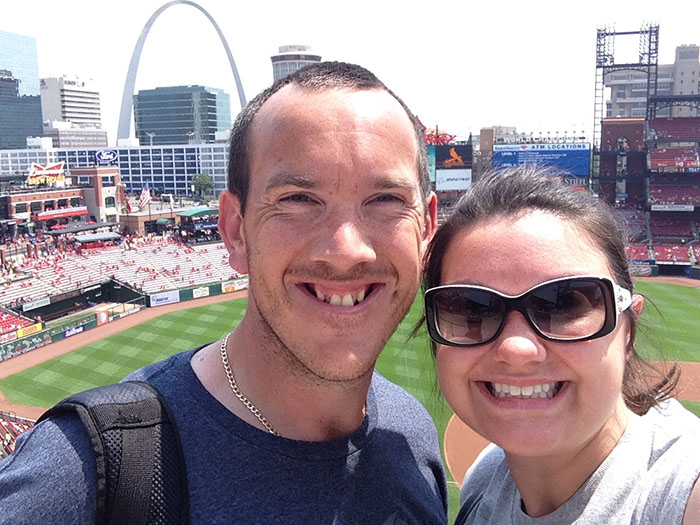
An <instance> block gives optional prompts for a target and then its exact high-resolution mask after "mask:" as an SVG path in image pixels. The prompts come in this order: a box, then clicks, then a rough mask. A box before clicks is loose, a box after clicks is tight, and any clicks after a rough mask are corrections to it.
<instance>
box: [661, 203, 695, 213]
mask: <svg viewBox="0 0 700 525" xmlns="http://www.w3.org/2000/svg"><path fill="white" fill-rule="evenodd" d="M694 209H695V206H693V205H692V204H652V205H651V211H691V212H692V211H693V210H694Z"/></svg>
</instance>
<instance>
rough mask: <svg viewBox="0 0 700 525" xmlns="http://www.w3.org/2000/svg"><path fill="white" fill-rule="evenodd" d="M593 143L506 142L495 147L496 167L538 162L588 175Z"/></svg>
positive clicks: (573, 173) (571, 172)
mask: <svg viewBox="0 0 700 525" xmlns="http://www.w3.org/2000/svg"><path fill="white" fill-rule="evenodd" d="M590 157H591V145H590V143H588V142H577V143H571V144H567V143H563V144H562V143H554V144H504V145H495V146H494V147H493V167H494V169H501V168H510V167H513V166H521V165H523V164H538V165H540V166H545V167H549V168H554V169H556V170H560V171H565V172H567V173H570V174H571V175H576V176H579V177H588V176H589V175H590V173H589V171H590V170H589V167H590Z"/></svg>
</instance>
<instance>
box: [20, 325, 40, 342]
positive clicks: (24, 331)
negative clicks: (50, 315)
mask: <svg viewBox="0 0 700 525" xmlns="http://www.w3.org/2000/svg"><path fill="white" fill-rule="evenodd" d="M42 326H43V325H42V323H36V324H33V325H30V326H25V327H24V328H20V329H19V330H17V338H18V339H22V338H23V337H27V336H28V335H32V334H35V333H37V332H41V328H42Z"/></svg>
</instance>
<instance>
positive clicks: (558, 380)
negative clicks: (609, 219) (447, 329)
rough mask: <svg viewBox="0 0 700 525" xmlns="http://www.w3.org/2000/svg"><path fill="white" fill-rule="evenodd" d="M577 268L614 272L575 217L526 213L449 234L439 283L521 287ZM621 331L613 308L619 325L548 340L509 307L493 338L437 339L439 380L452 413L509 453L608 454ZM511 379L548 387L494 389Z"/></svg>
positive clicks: (618, 425)
mask: <svg viewBox="0 0 700 525" xmlns="http://www.w3.org/2000/svg"><path fill="white" fill-rule="evenodd" d="M576 275H596V276H603V277H610V278H613V276H612V275H611V272H610V270H609V268H608V265H607V260H606V257H605V255H604V254H603V253H602V252H601V251H600V249H599V248H598V247H597V246H596V245H595V244H593V243H591V241H590V240H589V238H588V236H587V235H586V234H585V233H584V232H583V231H582V230H580V229H578V228H577V227H576V225H575V224H571V223H570V222H565V221H562V220H561V219H559V218H557V217H555V216H553V215H551V214H548V213H543V212H532V213H529V214H527V215H525V216H523V217H520V218H517V219H508V218H495V219H492V220H488V221H486V222H482V223H479V224H477V225H476V226H474V227H472V228H470V229H467V230H462V231H461V232H459V233H458V234H457V235H455V237H454V238H453V239H452V241H451V242H450V244H449V246H448V249H447V253H446V254H445V257H444V259H443V265H442V282H441V283H440V284H474V285H480V286H485V287H488V288H491V289H493V290H496V291H498V292H501V293H503V294H506V295H519V294H521V293H523V292H525V291H527V290H529V289H530V288H532V287H534V286H536V285H538V284H540V283H543V282H545V281H549V280H552V279H556V278H560V277H570V276H576ZM613 281H614V278H613ZM635 300H636V299H635ZM628 336H629V322H628V320H627V319H626V317H625V316H624V315H621V316H620V320H619V322H618V326H617V328H616V329H615V330H614V331H613V332H612V333H610V334H608V335H606V336H604V337H601V338H598V339H594V340H591V341H583V342H572V343H563V342H552V341H547V340H545V339H543V338H541V337H539V336H538V335H537V334H536V333H535V332H534V331H533V329H532V328H531V326H530V325H529V324H528V322H527V320H526V319H525V318H524V317H523V315H522V314H521V313H519V312H511V313H510V314H509V316H508V318H507V320H506V324H505V326H504V328H503V331H502V332H501V334H500V335H499V336H498V338H496V339H495V340H494V341H492V342H491V343H487V344H484V345H480V346H476V347H467V348H464V347H463V348H459V347H450V346H439V348H438V353H437V369H438V379H439V381H440V386H441V388H442V391H443V392H444V394H445V397H446V398H447V401H448V402H449V404H450V405H451V406H452V408H453V409H454V411H455V412H456V413H457V415H458V416H459V417H460V418H461V419H462V420H463V421H465V422H466V423H467V424H468V425H469V426H471V427H472V428H473V429H474V430H476V431H477V432H478V433H479V434H481V435H482V436H484V437H485V438H487V439H489V440H491V441H493V442H495V443H496V444H498V445H499V446H501V447H502V448H503V449H504V450H505V451H506V452H507V453H508V454H513V455H518V456H556V455H557V454H576V453H578V452H579V451H581V450H582V449H584V448H586V449H587V450H588V449H590V450H592V451H596V452H597V453H600V452H604V453H606V454H607V452H608V451H609V450H610V449H611V448H612V446H611V445H610V438H612V439H613V440H614V441H613V442H612V444H613V445H614V442H616V441H617V439H618V438H619V436H620V435H621V434H622V432H623V431H624V427H625V425H626V421H627V418H628V416H629V414H630V412H629V411H628V409H627V408H626V407H625V404H624V401H623V399H622V393H621V392H622V376H623V371H624V367H625V363H626V360H627V353H626V350H625V348H626V346H627V341H628ZM496 383H498V385H496ZM545 385H546V386H545ZM516 387H521V388H522V387H526V390H525V393H527V394H529V392H530V387H532V389H533V391H534V392H537V391H538V389H543V390H544V389H550V388H551V389H553V391H554V392H555V394H554V395H553V397H551V398H534V397H532V398H530V397H523V398H520V397H511V396H505V397H501V396H497V395H495V389H499V390H503V389H504V388H508V389H509V391H510V393H511V394H515V395H517V393H518V389H517V388H516ZM589 447H590V448H589ZM602 449H605V450H602Z"/></svg>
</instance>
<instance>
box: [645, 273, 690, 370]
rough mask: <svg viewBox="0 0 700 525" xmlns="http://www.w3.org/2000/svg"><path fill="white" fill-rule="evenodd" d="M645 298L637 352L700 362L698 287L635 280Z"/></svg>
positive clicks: (657, 356) (651, 355) (648, 356)
mask: <svg viewBox="0 0 700 525" xmlns="http://www.w3.org/2000/svg"><path fill="white" fill-rule="evenodd" d="M635 290H636V291H637V292H639V293H641V294H643V295H644V296H645V298H646V299H647V301H646V304H645V307H644V313H643V314H642V320H641V323H640V329H639V342H638V345H637V348H638V350H639V352H640V353H641V354H642V355H643V356H644V357H646V358H648V359H654V360H657V359H663V358H666V359H671V360H678V361H700V288H690V287H688V286H680V285H676V284H665V283H655V282H653V281H637V282H636V283H635Z"/></svg>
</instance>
